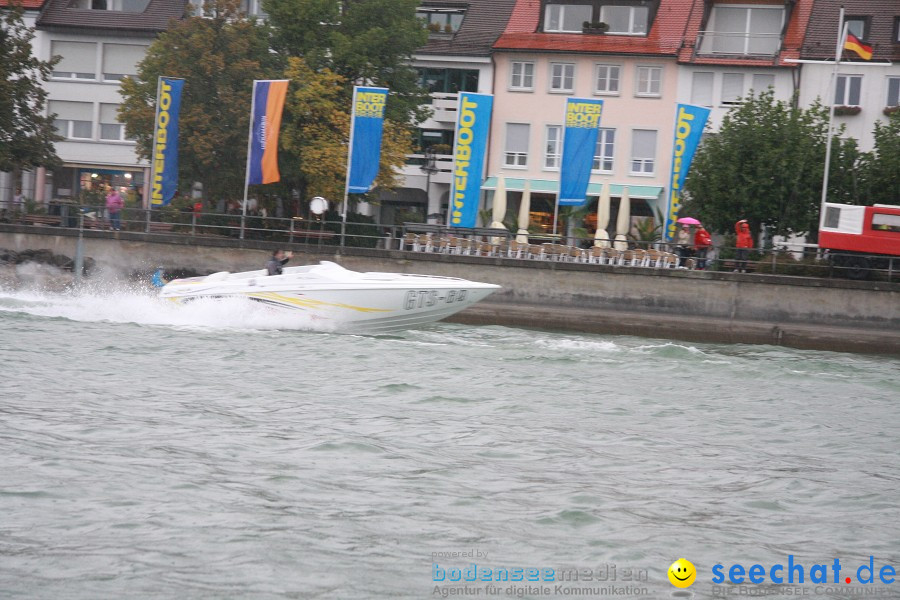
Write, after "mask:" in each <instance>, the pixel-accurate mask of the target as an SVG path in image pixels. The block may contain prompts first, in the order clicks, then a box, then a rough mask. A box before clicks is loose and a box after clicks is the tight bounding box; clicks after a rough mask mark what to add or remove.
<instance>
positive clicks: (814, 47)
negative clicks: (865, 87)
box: [800, 0, 900, 62]
mask: <svg viewBox="0 0 900 600" xmlns="http://www.w3.org/2000/svg"><path fill="white" fill-rule="evenodd" d="M841 5H843V6H844V11H845V15H846V16H855V17H869V19H870V21H869V27H868V31H867V33H866V39H865V40H863V41H865V42H867V43H869V44H871V45H872V47H873V52H872V60H873V61H878V60H881V61H885V60H900V44H898V43H895V42H894V41H893V39H894V38H893V36H894V35H896V31H895V29H894V28H895V27H896V26H897V25H896V23H897V19H898V18H900V2H898V1H897V0H815V8H814V9H813V14H812V18H811V19H810V20H809V25H808V27H807V29H806V38H805V40H804V43H803V46H802V48H801V52H800V54H801V56H802V57H803V58H808V59H829V58H830V59H832V60H834V50H835V46H836V45H837V36H838V16H839V15H840V10H841ZM856 58H857V57H856V55H855V54H854V53H853V52H845V53H844V56H843V59H842V60H847V59H851V60H852V59H856ZM860 60H861V59H860ZM861 62H864V61H862V60H861Z"/></svg>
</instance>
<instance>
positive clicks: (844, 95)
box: [834, 75, 862, 106]
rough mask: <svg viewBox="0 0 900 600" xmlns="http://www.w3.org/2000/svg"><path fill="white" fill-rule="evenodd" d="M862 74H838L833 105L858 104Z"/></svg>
mask: <svg viewBox="0 0 900 600" xmlns="http://www.w3.org/2000/svg"><path fill="white" fill-rule="evenodd" d="M860 90H862V75H838V76H837V85H836V86H835V89H834V104H835V106H859V95H860Z"/></svg>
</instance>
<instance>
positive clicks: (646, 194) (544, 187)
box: [481, 177, 663, 200]
mask: <svg viewBox="0 0 900 600" xmlns="http://www.w3.org/2000/svg"><path fill="white" fill-rule="evenodd" d="M525 181H526V179H524V178H523V179H517V178H514V177H504V178H503V183H504V185H505V186H506V191H508V192H521V191H522V190H524V189H525ZM530 181H531V191H532V192H533V193H546V194H554V195H555V194H558V193H559V181H556V180H553V179H531V180H530ZM604 185H606V184H603V183H590V184H588V191H587V195H588V196H599V195H600V191H601V190H602V189H603V186H604ZM608 185H609V186H610V187H609V195H610V196H612V197H617V196H621V195H622V190H624V189H625V187H626V185H627V187H628V197H629V198H638V199H642V200H657V199H659V198H660V196H661V195H662V193H663V188H662V186H659V185H632V184H630V183H629V184H622V183H610V184H608ZM481 189H483V190H495V189H497V178H496V177H488V178H487V179H485V180H484V183H483V184H481Z"/></svg>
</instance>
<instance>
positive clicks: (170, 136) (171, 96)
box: [150, 77, 184, 206]
mask: <svg viewBox="0 0 900 600" xmlns="http://www.w3.org/2000/svg"><path fill="white" fill-rule="evenodd" d="M183 86H184V80H183V79H172V78H171V77H160V78H159V90H158V93H157V101H156V119H155V120H154V121H153V123H154V126H153V162H152V166H153V176H152V177H151V181H150V203H151V204H152V205H153V206H166V205H168V204H169V202H171V201H172V198H174V197H175V193H176V192H177V191H178V113H179V112H180V111H181V88H182V87H183Z"/></svg>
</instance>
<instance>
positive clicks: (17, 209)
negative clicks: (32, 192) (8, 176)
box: [10, 188, 25, 219]
mask: <svg viewBox="0 0 900 600" xmlns="http://www.w3.org/2000/svg"><path fill="white" fill-rule="evenodd" d="M23 206H25V197H24V196H23V195H22V188H16V193H15V195H14V196H13V199H12V207H11V208H12V210H11V211H10V212H12V218H13V219H15V218H17V217H18V216H19V215H20V214H22V212H24V211H23V210H22V207H23Z"/></svg>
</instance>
